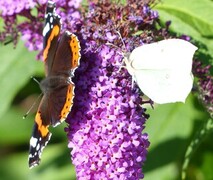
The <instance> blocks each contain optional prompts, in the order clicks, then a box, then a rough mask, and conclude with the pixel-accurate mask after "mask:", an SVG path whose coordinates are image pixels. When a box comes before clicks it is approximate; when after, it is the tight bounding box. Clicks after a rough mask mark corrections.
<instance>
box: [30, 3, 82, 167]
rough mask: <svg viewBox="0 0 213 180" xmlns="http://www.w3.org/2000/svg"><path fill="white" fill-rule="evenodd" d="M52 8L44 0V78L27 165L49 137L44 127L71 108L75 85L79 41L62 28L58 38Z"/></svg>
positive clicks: (58, 120) (57, 22)
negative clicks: (73, 78)
mask: <svg viewBox="0 0 213 180" xmlns="http://www.w3.org/2000/svg"><path fill="white" fill-rule="evenodd" d="M55 9H56V5H55V3H54V2H52V1H48V3H47V7H46V14H45V25H44V29H43V37H44V50H43V58H44V63H45V70H46V78H45V79H43V80H42V81H41V83H40V88H41V90H42V92H43V94H44V96H43V98H42V100H41V102H40V105H39V108H38V111H37V113H36V117H35V124H34V128H33V133H32V137H31V139H30V150H29V167H30V168H32V167H34V166H36V165H38V164H39V162H40V156H41V153H42V150H43V148H44V147H45V146H46V145H47V143H48V141H49V140H50V137H51V133H50V132H49V130H48V127H49V126H50V125H52V126H53V127H55V126H57V125H58V124H60V123H61V122H62V121H64V120H65V119H66V118H67V116H68V114H69V112H70V110H71V108H72V105H73V98H74V88H75V85H74V83H73V82H72V77H73V76H74V72H75V70H76V68H77V67H78V66H79V60H80V57H81V55H80V43H79V40H78V38H77V37H76V36H75V35H74V34H71V33H70V32H69V31H66V32H64V33H63V34H62V36H61V37H60V38H59V34H60V29H61V23H60V16H59V15H57V14H56V12H55Z"/></svg>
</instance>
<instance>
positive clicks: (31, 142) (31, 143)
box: [30, 137, 38, 148]
mask: <svg viewBox="0 0 213 180" xmlns="http://www.w3.org/2000/svg"><path fill="white" fill-rule="evenodd" d="M37 142H38V139H37V138H34V137H31V138H30V145H31V146H32V147H33V148H35V147H36V145H37Z"/></svg>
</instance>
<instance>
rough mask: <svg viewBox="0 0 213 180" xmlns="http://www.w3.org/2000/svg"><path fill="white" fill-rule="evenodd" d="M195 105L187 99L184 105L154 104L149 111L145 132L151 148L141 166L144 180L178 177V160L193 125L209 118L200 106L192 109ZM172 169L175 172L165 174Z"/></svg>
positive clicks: (182, 155) (191, 98)
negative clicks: (152, 108)
mask: <svg viewBox="0 0 213 180" xmlns="http://www.w3.org/2000/svg"><path fill="white" fill-rule="evenodd" d="M195 103H196V104H198V102H197V101H195V99H194V98H193V97H192V96H189V97H188V98H187V101H186V103H185V104H183V103H173V104H165V105H157V106H156V107H155V108H154V110H148V114H150V116H151V117H150V119H148V120H147V123H146V128H145V130H144V131H145V132H147V133H148V134H149V140H150V148H149V152H148V156H147V161H146V163H145V166H144V172H145V179H153V178H151V177H157V176H158V178H157V179H176V178H178V177H177V174H178V175H180V172H178V173H177V172H176V171H178V168H179V163H180V162H178V161H179V160H180V159H183V157H184V153H185V149H186V147H187V145H188V138H189V137H190V136H191V133H192V132H193V128H194V123H195V121H196V120H198V119H199V120H200V121H202V119H207V117H208V114H207V113H205V112H203V111H202V110H200V109H202V108H201V107H200V106H198V105H197V107H196V108H195V106H194V104H195ZM174 167H176V168H174ZM171 169H173V171H174V172H176V173H170V174H168V171H169V170H171ZM174 169H176V171H175V170H174ZM160 174H162V177H161V176H160ZM154 179H156V178H154Z"/></svg>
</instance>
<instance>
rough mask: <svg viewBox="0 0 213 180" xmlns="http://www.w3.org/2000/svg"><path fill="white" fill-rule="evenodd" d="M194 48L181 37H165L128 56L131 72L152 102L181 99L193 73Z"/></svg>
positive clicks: (187, 89)
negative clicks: (165, 38) (166, 38)
mask: <svg viewBox="0 0 213 180" xmlns="http://www.w3.org/2000/svg"><path fill="white" fill-rule="evenodd" d="M196 49H197V48H196V47H195V46H194V45H192V44H191V43H189V42H187V41H184V40H180V39H168V40H163V41H160V42H156V43H152V44H147V45H143V46H140V47H138V48H136V49H134V50H133V52H132V53H131V54H130V57H129V62H128V63H129V66H131V68H129V67H128V68H127V69H129V70H130V71H131V73H130V74H132V75H133V78H134V79H135V81H136V82H137V84H138V85H139V87H140V89H141V90H142V91H143V93H144V94H146V95H147V96H148V97H149V98H151V99H152V100H153V101H154V102H156V103H159V104H162V103H170V102H179V101H180V102H184V101H185V98H186V97H187V95H188V94H189V92H190V90H191V88H192V84H193V76H192V75H191V69H192V58H193V54H194V52H195V50H196Z"/></svg>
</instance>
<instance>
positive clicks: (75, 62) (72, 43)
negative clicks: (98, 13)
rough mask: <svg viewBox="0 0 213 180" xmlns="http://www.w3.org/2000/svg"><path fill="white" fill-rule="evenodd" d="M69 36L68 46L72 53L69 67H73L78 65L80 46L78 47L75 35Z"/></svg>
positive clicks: (78, 43)
mask: <svg viewBox="0 0 213 180" xmlns="http://www.w3.org/2000/svg"><path fill="white" fill-rule="evenodd" d="M70 38H71V41H70V47H71V51H72V53H73V54H72V55H73V56H72V60H71V67H72V69H75V68H77V67H78V66H79V60H80V57H81V54H80V50H81V47H80V42H79V40H78V38H77V36H76V35H74V34H72V35H71V37H70Z"/></svg>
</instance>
